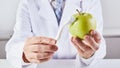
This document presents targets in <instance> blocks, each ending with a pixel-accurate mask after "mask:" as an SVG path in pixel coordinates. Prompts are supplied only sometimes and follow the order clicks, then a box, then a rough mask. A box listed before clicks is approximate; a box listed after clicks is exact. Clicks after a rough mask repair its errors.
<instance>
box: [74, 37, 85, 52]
mask: <svg viewBox="0 0 120 68" xmlns="http://www.w3.org/2000/svg"><path fill="white" fill-rule="evenodd" d="M72 42H73V44H74V45H76V46H78V48H79V49H81V50H82V51H83V52H84V51H85V48H86V46H85V45H84V44H83V43H82V40H80V39H79V38H77V37H72Z"/></svg>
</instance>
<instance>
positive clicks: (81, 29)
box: [69, 12, 96, 39]
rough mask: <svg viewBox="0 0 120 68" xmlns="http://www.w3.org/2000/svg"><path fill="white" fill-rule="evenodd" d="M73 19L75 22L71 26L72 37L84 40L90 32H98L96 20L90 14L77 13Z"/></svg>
mask: <svg viewBox="0 0 120 68" xmlns="http://www.w3.org/2000/svg"><path fill="white" fill-rule="evenodd" d="M73 17H74V18H75V21H74V22H72V23H71V24H70V25H69V32H70V33H71V34H72V36H75V37H79V38H80V39H84V36H85V35H86V34H89V32H90V30H96V20H95V18H94V17H93V16H92V15H91V14H90V13H84V12H81V13H76V14H74V15H73Z"/></svg>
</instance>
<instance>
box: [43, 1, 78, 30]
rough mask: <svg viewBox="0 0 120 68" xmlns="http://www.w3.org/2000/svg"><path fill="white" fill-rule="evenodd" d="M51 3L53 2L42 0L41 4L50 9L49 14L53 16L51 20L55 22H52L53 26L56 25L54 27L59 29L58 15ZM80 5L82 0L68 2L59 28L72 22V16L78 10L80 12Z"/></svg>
mask: <svg viewBox="0 0 120 68" xmlns="http://www.w3.org/2000/svg"><path fill="white" fill-rule="evenodd" d="M50 1H51V0H41V2H42V3H44V5H45V6H47V7H48V8H47V9H49V10H50V11H49V13H50V14H51V18H52V20H53V21H54V22H52V24H54V25H56V27H58V22H57V18H56V15H55V13H54V10H53V8H52V6H51V4H50ZM79 5H80V0H74V1H73V0H66V2H65V7H64V10H63V14H62V17H61V21H60V25H59V28H60V27H61V26H62V25H63V24H64V23H66V22H68V21H69V20H70V18H71V16H72V15H73V14H75V13H76V9H79V10H80V6H79Z"/></svg>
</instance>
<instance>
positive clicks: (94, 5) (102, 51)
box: [76, 0, 106, 66]
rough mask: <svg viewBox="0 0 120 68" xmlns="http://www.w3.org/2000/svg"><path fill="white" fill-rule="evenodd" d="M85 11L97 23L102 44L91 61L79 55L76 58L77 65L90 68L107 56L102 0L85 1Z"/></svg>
mask: <svg viewBox="0 0 120 68" xmlns="http://www.w3.org/2000/svg"><path fill="white" fill-rule="evenodd" d="M83 10H84V11H85V12H89V13H91V14H92V15H93V16H94V17H95V18H96V21H97V29H96V30H97V31H98V32H99V33H100V34H101V37H102V39H101V43H100V45H99V49H98V51H97V52H96V53H95V54H94V55H93V56H92V57H91V58H89V59H84V58H82V57H80V56H79V55H77V56H76V59H77V64H78V65H80V64H82V66H88V65H90V64H93V63H95V62H97V60H100V59H103V58H104V57H105V55H106V43H105V40H104V38H103V35H102V31H103V19H102V9H101V3H100V0H83Z"/></svg>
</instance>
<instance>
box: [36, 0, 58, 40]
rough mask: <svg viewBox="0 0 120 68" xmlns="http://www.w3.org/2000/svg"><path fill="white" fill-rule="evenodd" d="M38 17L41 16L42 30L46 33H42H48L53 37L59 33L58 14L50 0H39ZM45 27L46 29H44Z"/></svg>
mask: <svg viewBox="0 0 120 68" xmlns="http://www.w3.org/2000/svg"><path fill="white" fill-rule="evenodd" d="M37 3H38V7H39V9H38V16H39V17H38V18H40V20H39V21H41V22H39V23H41V24H42V25H41V24H40V27H42V29H41V30H40V31H43V30H44V31H43V33H44V34H42V35H47V36H50V37H52V38H54V37H55V36H56V34H57V31H58V23H57V19H56V16H55V14H54V10H53V8H52V7H51V5H50V1H49V0H38V2H37ZM43 28H44V29H43Z"/></svg>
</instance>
